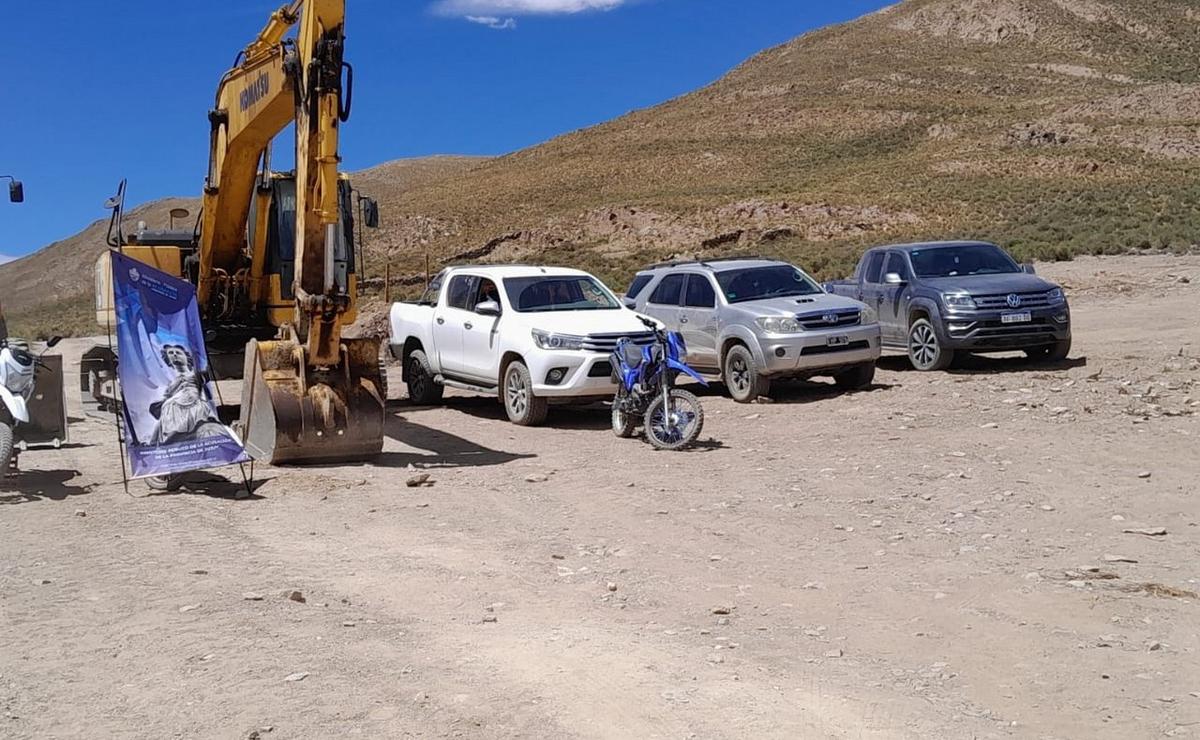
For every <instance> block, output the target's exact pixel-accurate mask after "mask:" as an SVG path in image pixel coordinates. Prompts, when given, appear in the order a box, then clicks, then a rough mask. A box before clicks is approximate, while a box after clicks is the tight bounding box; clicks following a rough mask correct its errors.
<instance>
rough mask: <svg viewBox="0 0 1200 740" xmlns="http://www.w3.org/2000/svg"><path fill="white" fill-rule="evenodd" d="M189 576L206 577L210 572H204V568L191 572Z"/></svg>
mask: <svg viewBox="0 0 1200 740" xmlns="http://www.w3.org/2000/svg"><path fill="white" fill-rule="evenodd" d="M188 574H190V575H193V576H206V575H208V571H207V570H204V569H203V568H196V569H195V570H189V571H188Z"/></svg>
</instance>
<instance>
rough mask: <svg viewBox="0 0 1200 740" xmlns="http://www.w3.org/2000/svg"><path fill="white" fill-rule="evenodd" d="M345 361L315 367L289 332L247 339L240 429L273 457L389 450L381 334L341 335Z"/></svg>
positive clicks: (319, 459)
mask: <svg viewBox="0 0 1200 740" xmlns="http://www.w3.org/2000/svg"><path fill="white" fill-rule="evenodd" d="M341 358H342V360H341V365H340V366H338V367H333V368H328V369H325V368H313V367H310V366H309V365H308V363H307V362H306V359H305V351H304V347H303V346H302V345H299V344H297V343H296V342H293V341H289V340H277V341H269V342H257V341H251V342H250V343H249V344H247V345H246V368H245V375H244V376H243V378H242V412H241V421H240V422H239V429H240V432H241V434H242V435H243V440H242V441H243V442H244V443H245V445H246V451H247V452H249V453H250V456H251V457H253V458H254V459H255V460H262V461H268V462H270V463H271V464H272V465H287V464H296V463H333V462H351V461H358V460H366V459H369V458H371V457H374V456H376V455H378V454H379V453H380V452H382V451H383V415H384V399H383V396H382V388H383V384H382V380H381V378H380V376H379V373H380V368H379V341H378V340H376V339H343V340H342V344H341Z"/></svg>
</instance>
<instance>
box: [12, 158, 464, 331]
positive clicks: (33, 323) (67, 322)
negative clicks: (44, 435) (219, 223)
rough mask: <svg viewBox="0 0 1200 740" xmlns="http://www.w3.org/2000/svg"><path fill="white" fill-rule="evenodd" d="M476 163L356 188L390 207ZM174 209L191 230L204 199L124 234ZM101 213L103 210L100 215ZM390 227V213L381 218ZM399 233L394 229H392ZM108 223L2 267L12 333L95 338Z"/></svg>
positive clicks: (401, 171) (149, 215)
mask: <svg viewBox="0 0 1200 740" xmlns="http://www.w3.org/2000/svg"><path fill="white" fill-rule="evenodd" d="M480 161H482V160H480V159H479V158H474V157H428V158H423V159H407V160H398V161H395V162H388V163H386V164H382V165H378V166H376V167H372V168H370V169H367V170H363V171H361V172H358V173H356V174H355V175H354V184H355V186H356V187H357V188H359V189H360V190H362V191H363V192H364V193H367V194H370V195H373V196H375V197H378V198H380V199H382V200H383V202H384V203H388V202H391V201H394V200H396V199H397V198H398V197H400V193H402V192H403V191H404V190H406V189H408V188H412V187H418V186H420V185H423V184H426V183H428V182H431V181H434V180H437V179H438V178H441V177H446V176H448V175H451V174H455V173H458V172H462V171H465V170H467V169H469V168H470V167H473V166H474V165H475V164H477V163H478V162H480ZM172 208H186V209H188V210H189V211H190V212H191V214H192V216H191V218H190V219H189V223H188V224H182V223H180V222H176V224H175V226H176V228H182V227H185V226H187V225H190V224H191V223H192V219H194V218H195V217H196V216H197V215H198V213H199V210H200V199H199V198H163V199H161V200H156V201H153V202H150V203H145V204H143V205H140V206H138V207H136V208H132V209H130V210H129V211H128V212H127V213H126V214H125V219H124V223H123V228H124V231H125V233H127V234H128V233H130V232H132V231H134V230H136V228H137V224H138V222H140V221H145V222H146V225H147V226H148V227H149V228H152V229H161V228H166V227H167V226H168V224H169V216H168V213H169V211H170V210H171V209H172ZM97 210H98V211H99V209H97ZM381 218H382V221H383V226H384V227H387V226H388V224H389V215H388V211H387V209H386V208H385V209H384V213H383V214H382V215H381ZM393 228H395V227H393ZM107 230H108V219H107V218H104V219H98V220H96V221H94V222H93V223H92V224H91V225H89V226H88V227H87V228H85V229H84V230H83V231H80V232H79V233H78V234H75V235H74V236H71V237H69V238H67V239H63V240H62V241H58V242H54V243H53V244H50V245H49V246H46V247H44V248H42V249H41V250H39V251H37V252H35V253H34V254H31V255H29V256H27V257H23V258H21V259H19V260H15V261H13V262H10V263H7V264H5V265H2V266H0V295H2V296H3V305H4V310H5V313H6V315H7V317H8V322H9V325H10V328H11V331H12V332H13V333H14V334H27V335H45V334H49V333H56V332H57V333H68V334H79V333H85V334H86V333H94V332H95V331H96V327H95V319H94V318H93V316H94V314H92V313H91V307H92V305H93V304H92V301H93V287H92V286H93V283H94V269H93V268H94V266H95V264H96V259H97V258H98V257H99V256H100V254H101V253H102V252H103V251H104V249H105V242H104V237H105V233H106V232H107Z"/></svg>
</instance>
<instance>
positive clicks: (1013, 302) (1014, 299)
mask: <svg viewBox="0 0 1200 740" xmlns="http://www.w3.org/2000/svg"><path fill="white" fill-rule="evenodd" d="M1008 307H1009V308H1020V307H1021V296H1019V295H1017V294H1016V293H1012V294H1010V295H1009V296H1008Z"/></svg>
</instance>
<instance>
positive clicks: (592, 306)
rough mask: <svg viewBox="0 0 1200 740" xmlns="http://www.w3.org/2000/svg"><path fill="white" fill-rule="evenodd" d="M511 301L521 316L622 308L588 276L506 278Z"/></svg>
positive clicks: (601, 286) (507, 291) (606, 290)
mask: <svg viewBox="0 0 1200 740" xmlns="http://www.w3.org/2000/svg"><path fill="white" fill-rule="evenodd" d="M504 291H505V292H506V293H507V294H508V302H509V303H510V304H511V305H512V307H513V309H514V310H516V311H517V312H519V313H542V312H548V311H610V310H616V309H618V308H620V306H619V305H617V301H616V299H615V298H613V296H612V294H611V293H609V292H608V289H607V288H605V287H604V286H603V285H601V284H600V283H599V282H597V281H596V280H595V278H592V277H590V276H588V275H562V276H557V277H556V276H554V275H539V276H535V277H519V278H504Z"/></svg>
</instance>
